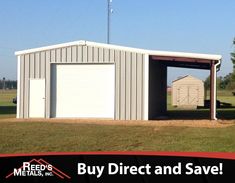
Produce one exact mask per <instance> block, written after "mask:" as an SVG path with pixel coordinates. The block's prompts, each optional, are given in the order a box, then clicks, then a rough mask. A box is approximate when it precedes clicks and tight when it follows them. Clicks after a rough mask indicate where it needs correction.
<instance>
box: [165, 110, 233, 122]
mask: <svg viewBox="0 0 235 183" xmlns="http://www.w3.org/2000/svg"><path fill="white" fill-rule="evenodd" d="M167 116H168V118H169V119H186V120H196V119H210V110H209V109H204V110H172V111H168V112H167ZM217 118H218V119H227V120H232V119H234V120H235V108H234V107H231V108H227V107H226V108H219V109H217Z"/></svg>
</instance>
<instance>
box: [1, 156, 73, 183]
mask: <svg viewBox="0 0 235 183" xmlns="http://www.w3.org/2000/svg"><path fill="white" fill-rule="evenodd" d="M11 176H14V177H32V176H33V177H52V176H57V177H58V178H60V179H71V177H70V176H68V175H67V174H65V173H64V172H62V171H61V170H59V169H58V168H56V167H55V166H53V165H52V164H50V163H48V162H47V161H45V160H43V159H32V160H31V161H29V162H23V165H22V166H21V167H20V168H14V170H13V172H11V173H10V174H8V175H7V176H6V177H5V178H6V179H8V178H10V177H11Z"/></svg>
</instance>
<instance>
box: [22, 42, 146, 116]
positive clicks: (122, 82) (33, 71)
mask: <svg viewBox="0 0 235 183" xmlns="http://www.w3.org/2000/svg"><path fill="white" fill-rule="evenodd" d="M51 63H68V64H69V63H115V119H122V120H126V119H133V120H135V119H138V120H140V119H143V103H144V102H143V100H144V99H143V97H144V96H143V94H144V78H143V77H144V73H143V72H144V55H143V54H140V53H135V52H127V51H120V50H114V49H108V48H102V47H91V46H82V45H79V46H78V45H74V46H69V47H63V48H57V49H52V50H47V51H42V52H35V53H31V54H30V55H23V56H21V66H20V71H21V81H22V82H21V83H20V85H21V86H20V89H21V90H20V100H21V103H20V104H21V106H20V111H19V112H20V113H19V114H20V117H21V118H22V117H28V111H29V109H28V104H29V101H28V99H27V97H28V96H29V86H28V80H29V78H45V80H46V105H45V106H46V109H45V111H46V114H45V115H46V117H50V103H51V102H50V100H51V97H50V90H51V89H50V87H51V86H52V83H50V80H51V67H50V66H51ZM23 94H24V95H23Z"/></svg>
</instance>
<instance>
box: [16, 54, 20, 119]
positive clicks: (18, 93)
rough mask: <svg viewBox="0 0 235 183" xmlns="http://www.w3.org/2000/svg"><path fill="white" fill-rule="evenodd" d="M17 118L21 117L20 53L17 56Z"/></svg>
mask: <svg viewBox="0 0 235 183" xmlns="http://www.w3.org/2000/svg"><path fill="white" fill-rule="evenodd" d="M16 105H17V106H16V118H20V55H18V56H17V104H16Z"/></svg>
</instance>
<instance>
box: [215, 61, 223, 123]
mask: <svg viewBox="0 0 235 183" xmlns="http://www.w3.org/2000/svg"><path fill="white" fill-rule="evenodd" d="M220 63H221V61H220V60H219V61H218V62H217V63H216V64H215V65H214V104H215V105H214V114H213V119H214V120H217V117H216V108H217V106H216V98H217V90H216V80H217V78H216V77H217V66H218V65H220Z"/></svg>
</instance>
